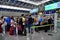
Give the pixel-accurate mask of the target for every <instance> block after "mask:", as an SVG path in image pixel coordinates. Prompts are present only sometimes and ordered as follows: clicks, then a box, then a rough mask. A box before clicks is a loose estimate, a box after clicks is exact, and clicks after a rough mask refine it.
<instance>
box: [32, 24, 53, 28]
mask: <svg viewBox="0 0 60 40" xmlns="http://www.w3.org/2000/svg"><path fill="white" fill-rule="evenodd" d="M52 25H54V24H47V25H42V26H32V28H38V27H45V26H52Z"/></svg>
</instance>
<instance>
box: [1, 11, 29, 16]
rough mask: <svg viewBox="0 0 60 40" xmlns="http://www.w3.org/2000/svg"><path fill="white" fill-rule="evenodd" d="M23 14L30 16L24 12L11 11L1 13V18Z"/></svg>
mask: <svg viewBox="0 0 60 40" xmlns="http://www.w3.org/2000/svg"><path fill="white" fill-rule="evenodd" d="M21 14H29V13H22V12H9V11H0V16H2V15H3V16H20V15H21Z"/></svg>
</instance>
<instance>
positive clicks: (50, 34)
mask: <svg viewBox="0 0 60 40" xmlns="http://www.w3.org/2000/svg"><path fill="white" fill-rule="evenodd" d="M49 26H50V33H49V34H48V35H49V36H53V34H52V24H50V25H49Z"/></svg>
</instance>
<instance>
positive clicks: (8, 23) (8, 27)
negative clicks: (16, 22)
mask: <svg viewBox="0 0 60 40" xmlns="http://www.w3.org/2000/svg"><path fill="white" fill-rule="evenodd" d="M5 21H6V23H7V26H6V31H9V29H10V25H11V24H10V21H11V18H10V17H9V16H8V17H6V18H5Z"/></svg>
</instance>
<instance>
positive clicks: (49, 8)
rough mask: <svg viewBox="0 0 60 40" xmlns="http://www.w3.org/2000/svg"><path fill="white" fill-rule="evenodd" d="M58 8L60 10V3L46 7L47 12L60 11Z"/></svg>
mask: <svg viewBox="0 0 60 40" xmlns="http://www.w3.org/2000/svg"><path fill="white" fill-rule="evenodd" d="M58 8H60V2H56V3H53V4H50V5H46V6H45V11H47V10H53V9H58Z"/></svg>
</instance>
